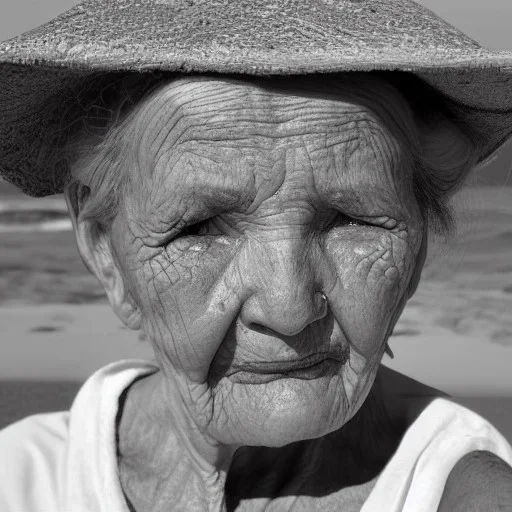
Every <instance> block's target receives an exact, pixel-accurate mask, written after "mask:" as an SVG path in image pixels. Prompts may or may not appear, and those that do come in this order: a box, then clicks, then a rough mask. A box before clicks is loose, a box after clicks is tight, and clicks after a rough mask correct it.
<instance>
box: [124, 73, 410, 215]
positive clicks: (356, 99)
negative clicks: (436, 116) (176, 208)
mask: <svg viewBox="0 0 512 512" xmlns="http://www.w3.org/2000/svg"><path fill="white" fill-rule="evenodd" d="M386 101H388V102H390V103H393V107H394V108H395V109H396V108H402V109H404V108H405V107H404V106H403V104H402V103H400V98H398V93H396V92H393V91H391V90H390V88H389V87H387V88H386V87H384V86H383V85H382V84H381V83H379V82H376V83H375V82H373V83H371V84H364V83H363V84H361V83H359V82H357V83H348V84H347V83H345V82H339V81H336V80H333V79H327V78H322V77H318V78H314V79H313V78H290V79H289V81H285V80H269V81H262V80H258V81H247V80H235V79H213V78H207V77H190V78H185V79H180V80H177V81H174V82H171V83H169V84H165V85H164V86H162V87H161V88H160V89H159V90H158V91H156V92H155V93H154V94H153V95H152V96H151V97H150V98H149V99H148V100H147V101H146V102H145V103H144V104H143V105H142V106H141V108H140V109H139V111H138V113H137V116H136V117H134V122H133V123H132V130H133V132H132V134H131V136H132V137H134V138H135V139H136V140H137V141H139V145H138V148H137V156H136V160H137V165H136V167H137V169H136V170H135V172H134V175H135V181H136V185H137V187H136V189H135V190H136V191H137V194H138V196H139V198H141V199H142V203H144V204H149V203H148V198H149V197H151V198H153V199H154V198H155V197H156V198H158V199H157V200H156V202H157V203H158V204H161V203H162V201H164V199H163V198H162V197H160V196H162V195H163V196H165V201H166V202H167V201H170V202H172V201H173V200H174V203H173V204H175V205H178V204H180V205H182V206H181V208H183V207H184V206H183V205H185V204H186V205H188V208H189V209H192V210H194V209H198V208H199V209H202V210H204V209H206V208H210V209H213V210H215V208H218V209H219V211H224V210H225V209H226V208H234V209H237V210H240V211H244V209H246V208H249V207H250V206H251V205H252V204H253V203H254V201H255V199H256V198H257V197H259V198H260V200H264V199H265V198H266V197H269V196H270V195H272V194H273V193H275V192H276V190H277V189H278V188H279V187H280V186H281V185H282V183H283V181H285V180H287V179H288V180H295V181H297V180H298V181H300V182H301V183H302V184H304V182H305V181H307V182H308V183H309V184H310V185H311V187H310V188H313V189H315V190H316V191H317V192H318V194H320V195H323V199H324V200H326V201H328V202H336V201H338V200H340V197H341V200H342V197H343V195H344V194H346V193H350V194H351V195H352V197H354V196H356V197H357V196H358V195H361V194H363V195H364V194H366V195H369V194H371V193H372V190H373V189H375V188H377V189H380V190H382V189H383V187H384V188H385V187H387V188H388V189H393V188H395V187H394V185H395V183H396V182H398V181H400V180H402V179H403V173H402V172H401V171H402V167H403V166H402V165H401V164H402V161H403V159H404V147H403V144H402V143H401V142H400V141H399V137H398V136H397V134H396V133H397V130H396V126H394V122H395V121H394V118H393V116H388V115H387V110H386V108H387V107H386V105H385V102H386ZM402 117H403V116H402ZM390 183H391V186H390ZM363 191H364V192H363ZM390 192H393V190H390ZM337 196H339V197H337ZM184 197H185V198H186V197H188V199H186V200H185V199H184ZM194 202H195V205H194ZM154 203H155V201H153V204H154ZM215 203H217V204H215ZM211 213H216V212H215V211H213V212H211Z"/></svg>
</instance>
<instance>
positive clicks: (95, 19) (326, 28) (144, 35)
mask: <svg viewBox="0 0 512 512" xmlns="http://www.w3.org/2000/svg"><path fill="white" fill-rule="evenodd" d="M154 70H159V71H168V72H177V73H191V72H195V73H223V74H233V73H236V74H246V75H297V74H311V73H335V72H347V71H379V70H380V71H396V72H409V73H413V74H414V75H416V76H417V77H419V78H420V79H421V80H422V81H423V82H425V83H426V84H428V85H429V86H431V87H432V88H434V89H435V90H436V91H437V92H438V93H439V94H440V95H441V96H442V98H443V101H444V103H445V105H447V108H448V109H449V111H450V113H451V115H453V116H454V117H456V118H457V119H458V120H459V121H460V122H461V123H463V124H464V125H465V126H466V127H467V129H468V131H469V132H470V134H471V136H472V137H473V140H474V141H475V143H476V144H477V146H478V154H479V161H480V162H482V161H484V160H486V159H488V158H489V157H491V156H492V155H493V154H495V152H496V151H497V150H498V149H499V148H500V147H501V146H502V145H503V144H504V143H505V142H506V141H507V140H508V139H509V138H510V137H511V135H512V52H508V51H492V50H487V49H484V48H482V47H481V46H480V45H478V44H477V43H476V42H475V41H473V40H472V39H470V38H469V37H467V36H466V35H464V34H463V33H462V32H460V31H459V30H457V29H456V28H454V27H453V26H451V25H449V24H448V23H446V22H445V21H444V20H442V19H440V18H439V17H438V16H436V15H435V14H433V13H432V12H431V11H429V10H428V9H425V8H424V7H422V6H420V5H418V4H416V3H415V2H413V1H411V0H323V1H318V0H272V1H270V0H136V1H134V0H116V1H104V0H101V1H97V0H89V1H86V2H84V3H82V4H79V5H77V6H76V7H74V8H73V9H71V10H69V11H67V12H66V13H64V14H62V15H60V16H59V17H57V18H55V19H54V20H52V21H50V22H49V23H47V24H45V25H42V26H41V27H39V28H37V29H34V30H32V31H30V32H27V33H25V34H23V35H21V36H19V37H17V38H14V39H11V40H9V41H6V42H4V43H2V44H0V175H1V176H2V177H3V178H4V179H6V180H8V181H10V182H12V183H14V184H15V185H17V186H18V187H20V188H21V189H22V190H23V191H24V192H26V193H28V194H30V195H33V196H44V195H49V194H54V193H58V192H61V191H62V189H63V185H64V183H65V181H66V179H67V176H68V172H69V163H68V162H67V160H66V159H64V158H63V157H62V146H63V144H65V143H66V140H65V139H66V127H65V126H62V119H63V118H64V117H63V115H64V114H65V112H66V111H69V112H72V111H73V108H74V106H76V104H77V103H80V102H82V101H85V99H84V96H83V91H84V89H85V88H86V87H87V89H88V90H90V89H91V88H94V87H97V88H101V87H102V86H103V85H104V84H105V83H106V82H108V80H109V79H110V78H113V77H115V76H118V75H119V73H127V72H128V73H139V72H147V71H154Z"/></svg>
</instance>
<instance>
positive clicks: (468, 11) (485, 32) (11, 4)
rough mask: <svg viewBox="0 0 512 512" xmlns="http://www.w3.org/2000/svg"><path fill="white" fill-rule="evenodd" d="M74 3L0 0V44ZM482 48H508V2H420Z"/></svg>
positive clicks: (511, 15) (511, 40) (511, 37)
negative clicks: (481, 45) (478, 43)
mask: <svg viewBox="0 0 512 512" xmlns="http://www.w3.org/2000/svg"><path fill="white" fill-rule="evenodd" d="M76 3H77V2H76V1H74V0H1V3H0V6H1V7H0V41H3V40H5V39H8V38H10V37H13V36H15V35H17V34H19V33H21V32H24V31H26V30H29V29H31V28H34V27H36V26H38V25H41V24H42V23H44V22H45V21H48V20H50V19H51V18H53V17H54V16H56V15H57V14H59V13H61V12H63V11H65V10H67V9H69V8H70V7H72V6H73V5H75V4H76ZM419 3H421V4H423V5H424V6H425V7H428V8H429V9H432V10H433V11H435V12H436V13H437V14H439V15H440V16H441V17H443V18H445V19H446V20H447V21H449V22H450V23H452V24H454V25H455V26H457V27H458V28H460V29H461V30H462V31H464V32H466V34H468V35H469V36H471V37H473V39H476V40H477V41H478V42H480V43H481V44H483V45H484V46H488V47H491V48H509V49H512V30H510V25H511V22H512V1H511V0H486V1H485V2H482V0H421V1H420V2H419Z"/></svg>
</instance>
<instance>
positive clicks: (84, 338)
mask: <svg viewBox="0 0 512 512" xmlns="http://www.w3.org/2000/svg"><path fill="white" fill-rule="evenodd" d="M75 3H76V2H73V1H70V0H46V1H45V2H41V1H40V0H37V1H36V0H2V4H1V8H0V13H1V15H0V40H5V39H8V38H10V37H13V36H15V35H17V34H19V33H21V32H23V31H26V30H29V29H31V28H33V27H35V26H37V25H40V24H42V23H44V22H45V21H47V20H49V19H51V18H53V17H54V16H56V15H57V14H59V13H60V12H62V11H64V10H66V9H68V8H70V7H72V6H73V5H74V4H75ZM420 3H422V4H423V5H425V6H426V7H429V8H430V9H432V10H434V11H435V12H436V13H438V14H439V15H440V16H441V17H443V18H445V19H446V20H448V21H449V22H451V23H452V24H454V25H456V26H457V27H459V28H460V29H462V30H463V31H464V32H466V33H467V34H468V35H470V36H471V37H473V38H474V39H475V40H477V41H478V42H480V43H481V44H483V45H484V46H488V47H493V48H508V49H512V32H511V31H510V24H511V21H512V2H510V0H487V1H486V2H481V1H477V0H449V2H447V1H446V0H422V1H421V2H420ZM511 162H512V144H509V145H508V146H507V147H506V148H505V149H504V150H503V152H502V153H501V155H500V156H499V157H498V158H496V159H495V160H494V161H493V162H491V163H490V164H489V165H488V166H487V167H484V168H481V169H478V170H477V171H476V172H475V175H474V176H473V178H472V180H471V182H470V184H469V185H468V186H467V187H466V188H465V189H464V190H463V191H461V193H459V194H458V195H457V197H456V198H455V200H454V205H455V208H456V211H457V217H458V230H457V233H456V235H455V236H454V237H453V238H451V239H450V240H448V241H446V240H436V241H434V243H432V244H431V247H430V251H429V256H428V261H427V266H426V268H425V271H424V274H423V277H422V282H421V285H420V287H419V290H418V292H417V294H416V295H415V296H414V297H413V298H412V299H411V301H410V302H409V304H408V306H407V308H406V310H405V312H404V314H403V316H402V318H401V319H400V321H399V323H398V325H397V327H396V329H395V331H394V333H393V336H392V338H391V340H390V345H391V348H392V349H393V351H394V353H395V358H394V359H393V360H391V359H389V358H387V357H386V359H385V361H384V363H385V364H386V365H388V366H391V367H392V368H394V369H396V370H398V371H401V372H403V373H406V374H407V375H409V376H411V377H413V378H415V379H417V380H420V381H422V382H425V383H427V384H429V385H431V386H434V387H437V388H440V389H442V390H444V391H446V392H448V393H451V394H452V395H453V396H454V397H456V399H457V400H458V401H460V402H461V403H463V404H465V405H468V406H469V407H471V408H473V409H474V410H476V411H477V412H479V413H481V414H482V415H483V416H485V417H487V418H488V419H490V420H491V421H492V422H493V423H494V424H495V425H496V426H497V427H498V428H499V429H500V430H501V431H502V432H503V433H504V434H505V435H506V436H507V437H508V438H509V439H510V440H512V371H511V366H512V178H511V177H510V169H511ZM140 357H142V358H148V357H151V351H150V349H149V346H148V343H147V342H146V341H145V340H144V339H143V338H142V337H141V336H139V335H138V334H137V333H134V332H131V331H129V330H127V329H125V328H124V327H123V326H122V325H121V324H120V322H119V321H118V320H117V319H116V317H115V316H114V314H113V313H112V312H111V310H110V308H109V306H108V304H107V303H106V300H105V297H104V294H103V292H102V289H101V288H100V286H99V284H98V283H97V282H96V281H95V280H94V278H92V277H91V276H90V275H89V274H88V273H87V271H86V270H85V268H84V267H83V265H82V262H81V261H80V258H79V256H78V252H77V250H76V248H75V245H74V239H73V235H72V232H71V223H70V221H69V218H68V216H67V213H66V208H65V204H64V201H63V199H62V197H59V196H55V197H50V198H45V199H38V200H36V199H31V198H28V197H25V196H23V195H22V194H20V193H19V192H18V191H17V190H16V189H15V188H14V187H12V186H10V185H8V184H5V183H1V182H0V428H1V427H2V426H3V425H6V424H8V423H10V422H12V421H14V420H16V419H18V418H20V417H23V416H25V415H27V414H29V413H33V412H36V411H45V410H53V409H61V408H63V407H67V406H69V404H70V403H71V400H72V397H73V395H74V393H75V392H76V390H77V389H78V386H79V384H80V382H83V380H84V379H85V378H86V377H87V376H89V375H90V374H91V373H92V372H93V371H94V370H96V369H97V368H99V367H101V366H102V365H104V364H106V363H108V362H110V361H114V360H118V359H122V358H140Z"/></svg>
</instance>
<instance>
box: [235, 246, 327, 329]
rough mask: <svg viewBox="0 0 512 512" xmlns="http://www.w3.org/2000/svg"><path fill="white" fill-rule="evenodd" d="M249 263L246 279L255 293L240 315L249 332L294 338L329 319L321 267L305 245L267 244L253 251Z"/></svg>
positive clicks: (251, 295)
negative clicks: (318, 321)
mask: <svg viewBox="0 0 512 512" xmlns="http://www.w3.org/2000/svg"><path fill="white" fill-rule="evenodd" d="M247 263H248V264H249V265H248V267H247V272H246V279H247V281H248V283H247V284H249V287H250V289H251V290H252V293H251V294H250V295H249V297H248V298H247V299H246V301H245V302H244V304H243V306H242V309H241V311H240V320H241V321H242V322H243V324H244V325H245V326H246V327H247V328H249V329H253V330H257V331H260V332H265V333H269V332H270V333H272V332H275V333H277V334H280V335H282V336H293V335H295V334H298V333H300V332H301V331H303V330H304V329H305V328H306V327H307V326H308V325H309V324H311V323H313V322H316V321H317V320H320V319H322V318H324V317H325V316H326V315H327V312H328V304H327V298H326V297H325V295H324V294H323V292H322V279H321V276H320V275H319V274H320V266H321V265H319V261H318V258H317V257H315V256H314V255H313V254H312V251H307V250H306V248H305V247H304V244H301V243H296V242H294V241H280V242H272V243H270V244H265V246H264V247H263V248H261V247H260V250H253V251H251V256H250V257H249V258H248V260H247Z"/></svg>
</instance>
